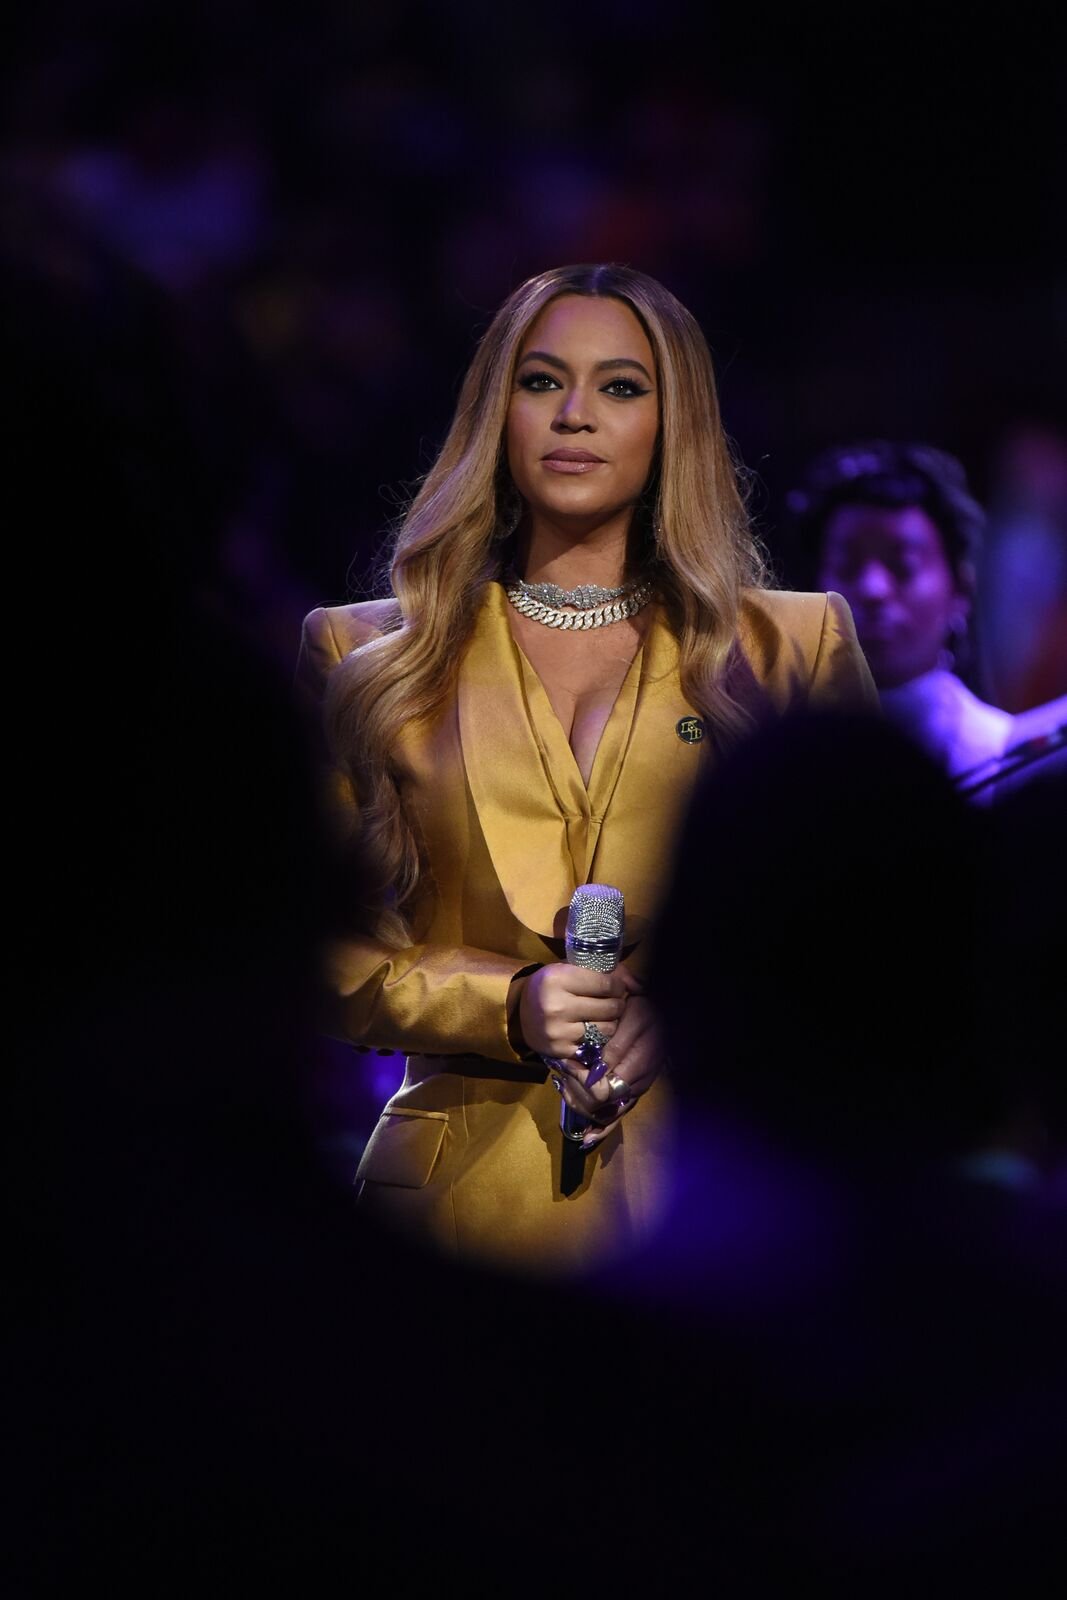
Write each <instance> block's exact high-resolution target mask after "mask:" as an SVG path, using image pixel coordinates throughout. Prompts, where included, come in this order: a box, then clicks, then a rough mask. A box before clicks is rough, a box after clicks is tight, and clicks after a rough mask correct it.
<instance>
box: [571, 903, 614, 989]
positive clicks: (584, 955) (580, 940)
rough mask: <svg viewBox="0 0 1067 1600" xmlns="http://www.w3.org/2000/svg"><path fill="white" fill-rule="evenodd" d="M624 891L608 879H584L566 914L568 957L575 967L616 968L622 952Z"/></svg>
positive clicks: (603, 970) (611, 970)
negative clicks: (602, 881)
mask: <svg viewBox="0 0 1067 1600" xmlns="http://www.w3.org/2000/svg"><path fill="white" fill-rule="evenodd" d="M624 921H625V913H624V907H623V898H622V893H621V891H620V890H618V889H613V888H612V887H611V885H610V884H608V883H583V884H581V885H580V886H579V887H578V888H577V889H575V891H574V894H573V895H572V896H571V904H570V911H569V912H568V914H567V960H568V961H569V962H570V963H571V965H572V966H574V967H591V968H592V969H593V970H594V971H595V972H613V971H614V970H615V968H616V966H617V965H618V961H619V956H620V955H621V954H622V935H623V926H624Z"/></svg>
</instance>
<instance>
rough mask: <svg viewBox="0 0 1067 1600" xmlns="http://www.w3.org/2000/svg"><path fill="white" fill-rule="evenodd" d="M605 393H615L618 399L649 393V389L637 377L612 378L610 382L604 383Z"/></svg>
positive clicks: (627, 398)
mask: <svg viewBox="0 0 1067 1600" xmlns="http://www.w3.org/2000/svg"><path fill="white" fill-rule="evenodd" d="M604 393H605V394H613V395H614V396H615V397H616V399H620V400H629V399H632V398H633V396H635V395H639V394H647V393H648V390H647V389H646V388H644V387H643V386H642V385H641V384H640V383H638V382H637V380H636V379H635V378H612V380H611V382H610V383H607V384H605V385H604Z"/></svg>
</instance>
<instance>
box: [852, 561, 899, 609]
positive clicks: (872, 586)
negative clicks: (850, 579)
mask: <svg viewBox="0 0 1067 1600" xmlns="http://www.w3.org/2000/svg"><path fill="white" fill-rule="evenodd" d="M892 590H893V579H892V575H891V574H890V573H889V572H888V571H887V569H886V568H885V567H884V566H883V565H882V563H881V562H880V561H868V562H866V563H865V564H864V566H863V567H861V568H860V571H859V574H858V576H857V578H856V592H857V594H860V595H862V596H863V598H864V600H885V599H888V597H889V595H890V594H891V593H892Z"/></svg>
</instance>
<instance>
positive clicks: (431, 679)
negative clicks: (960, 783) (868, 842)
mask: <svg viewBox="0 0 1067 1600" xmlns="http://www.w3.org/2000/svg"><path fill="white" fill-rule="evenodd" d="M560 295H589V296H603V295H606V296H611V297H613V298H614V299H617V300H621V301H622V302H623V303H624V304H625V305H628V306H629V307H630V309H631V310H632V311H633V312H634V314H635V315H636V316H637V318H638V320H639V321H640V322H641V324H642V326H643V327H644V329H645V332H646V334H647V335H648V339H649V343H650V344H651V346H652V350H653V353H654V355H655V360H656V369H657V378H658V384H659V397H660V398H659V404H660V419H659V438H658V443H657V450H656V460H655V463H654V465H653V470H652V474H651V477H650V480H649V484H648V485H647V486H646V490H645V495H644V499H643V503H642V505H641V507H640V517H639V521H640V527H637V523H636V520H635V529H636V531H637V533H638V535H639V539H638V543H639V548H637V549H636V550H634V551H632V554H633V556H634V558H635V559H636V561H637V564H638V565H641V566H651V568H652V570H653V572H654V575H655V579H656V585H657V591H658V594H659V597H660V599H661V601H662V603H663V605H664V607H665V611H666V615H667V619H668V622H669V625H670V627H671V628H672V630H673V632H674V633H675V636H676V637H677V639H678V643H679V664H680V673H681V683H682V690H683V693H684V695H685V698H686V700H687V701H688V703H689V704H690V705H691V706H692V707H693V708H694V709H695V710H696V711H697V712H698V713H699V714H700V715H701V716H702V717H703V718H704V720H705V722H706V723H707V726H708V732H709V734H710V736H711V738H712V739H713V740H714V741H715V743H716V744H717V745H718V746H719V748H723V747H726V746H729V745H732V744H733V743H734V742H735V741H736V740H737V738H738V736H739V735H740V734H741V733H742V732H743V731H744V730H745V728H746V727H747V725H748V722H749V717H748V713H747V712H746V711H745V710H744V708H743V706H742V705H741V704H740V702H739V701H738V700H737V699H736V698H735V697H734V696H733V695H732V694H731V692H730V688H729V684H728V669H729V666H730V662H731V658H732V653H733V651H734V647H735V641H736V638H737V628H738V619H739V613H740V602H741V590H742V589H743V588H744V587H745V586H754V587H766V586H767V583H768V576H767V570H766V567H765V565H764V561H763V557H762V553H761V551H760V549H759V546H758V544H757V542H756V540H755V538H754V537H753V534H752V532H751V529H750V526H749V520H748V517H747V514H746V511H745V506H744V500H743V496H742V494H741V491H740V488H739V484H738V474H737V470H736V469H735V465H734V462H733V459H732V457H731V454H730V449H729V446H728V444H727V440H726V437H725V435H724V433H723V428H722V422H721V420H720V416H719V402H718V396H717V394H716V390H715V377H714V373H713V370H712V363H711V355H710V352H709V350H708V346H707V341H706V340H705V338H704V335H703V333H702V332H701V330H700V327H699V325H698V324H697V322H696V320H695V319H694V318H693V317H692V316H691V314H690V313H689V312H688V311H687V310H686V309H685V307H684V306H683V305H682V304H681V302H680V301H678V300H676V299H675V297H674V295H672V294H671V293H670V291H669V290H667V289H665V288H664V287H663V285H662V284H660V283H657V282H656V280H655V279H654V278H649V277H647V276H646V275H645V274H644V273H642V272H636V271H634V270H633V269H632V268H630V267H624V266H617V265H614V264H607V265H598V266H571V267H556V268H554V269H552V270H551V271H549V272H542V273H539V274H538V275H537V276H536V277H534V278H530V279H528V280H527V282H526V283H523V284H521V285H520V286H519V288H517V289H516V290H515V291H514V293H513V294H511V295H510V296H509V297H508V299H507V300H506V301H505V302H504V304H503V305H502V306H501V308H500V310H499V311H498V312H497V314H496V316H495V317H494V318H493V320H492V322H491V323H490V325H489V328H488V330H487V331H486V333H485V335H484V336H483V338H482V340H481V342H480V344H479V346H478V349H477V352H476V354H475V357H474V360H473V361H472V362H471V365H470V368H469V370H468V372H467V376H466V378H465V380H464V383H463V387H462V390H461V392H460V397H459V403H458V405H457V408H456V414H455V417H454V418H453V421H452V425H451V427H450V429H449V431H448V436H447V438H446V439H445V442H444V445H443V446H442V449H441V452H440V454H439V455H438V457H437V460H436V461H435V462H434V464H433V466H432V467H431V469H430V471H429V472H428V473H427V474H426V477H425V478H424V479H423V481H422V484H421V486H420V488H419V489H418V491H417V493H416V494H415V496H414V498H413V500H412V502H411V504H410V506H409V508H408V510H407V513H406V515H405V516H404V517H403V519H402V520H401V522H400V524H399V526H398V528H397V531H396V535H395V541H394V546H393V553H392V560H391V564H390V568H389V572H390V578H391V584H392V592H393V596H394V599H395V610H394V611H393V612H392V614H391V616H390V617H389V618H388V622H387V631H386V632H385V633H384V634H383V635H382V636H381V637H380V638H377V639H374V640H372V641H371V642H369V643H368V644H365V645H363V646H362V648H360V649H359V650H356V651H354V652H353V653H352V655H350V656H348V657H347V658H346V660H345V661H344V662H343V663H342V664H341V665H340V666H339V667H338V668H337V670H336V671H335V672H334V673H333V674H332V676H331V680H330V687H329V692H328V695H327V702H326V718H327V730H328V734H329V737H330V740H331V743H332V746H333V749H334V752H335V756H336V758H337V760H338V762H339V764H340V766H341V767H342V769H343V770H344V771H346V772H347V774H348V775H349V776H350V778H351V779H352V781H353V784H354V786H355V791H356V794H357V795H358V797H359V816H360V844H361V847H362V850H363V852H364V857H365V861H366V863H367V870H368V871H369V872H370V873H371V875H372V877H373V879H374V890H373V891H372V892H373V893H375V894H376V898H377V903H378V904H379V905H380V907H381V910H380V914H379V917H378V927H377V929H376V933H377V935H378V936H379V937H380V938H382V939H384V940H385V941H386V942H388V943H390V944H396V945H403V944H406V943H408V942H410V935H409V931H408V926H407V921H406V915H405V913H406V912H407V911H408V910H409V909H410V908H411V907H412V905H413V903H414V900H415V898H416V895H417V891H418V888H419V879H420V866H421V863H420V857H419V850H418V846H417V843H416V840H415V837H414V835H413V833H412V830H411V827H410V825H409V823H408V821H407V819H406V817H405V815H404V812H403V808H402V805H401V802H400V795H399V792H398V789H397V784H396V781H395V777H394V769H393V763H392V752H393V751H394V749H395V748H396V741H397V736H398V734H399V733H400V731H401V729H402V728H403V727H404V726H405V725H406V724H408V723H411V722H415V721H427V720H429V719H432V718H433V717H434V716H435V715H436V714H437V713H438V712H439V711H440V710H441V709H442V707H443V706H444V704H445V702H446V701H447V700H448V698H449V696H450V695H451V693H452V690H453V687H454V683H455V675H456V669H457V666H458V663H459V660H460V657H461V655H462V653H463V647H464V645H465V643H466V641H467V639H468V638H469V636H470V633H471V629H472V627H473V623H474V619H475V616H476V614H477V611H478V608H479V605H480V602H481V596H482V590H483V587H484V585H485V583H486V582H487V581H489V580H490V579H492V578H495V577H498V576H499V575H500V569H501V562H502V555H503V553H504V544H505V539H506V535H507V534H508V532H509V531H510V529H509V526H508V522H509V512H510V513H511V519H512V520H513V514H514V506H515V497H516V490H515V488H514V485H513V484H512V483H511V477H510V473H509V472H508V468H507V457H506V449H505V442H504V435H505V424H506V418H507V411H508V403H509V399H510V396H511V392H512V387H513V383H514V372H515V367H516V364H517V361H518V356H519V352H520V350H521V347H522V342H523V338H524V335H525V334H526V331H527V329H528V328H529V327H530V324H531V323H532V322H533V320H534V319H535V317H537V316H538V314H539V313H540V312H541V311H542V310H543V309H544V307H545V306H546V305H548V303H549V301H551V300H555V299H557V298H558V297H559V296H560ZM634 543H635V541H634V539H633V538H631V545H633V544H634Z"/></svg>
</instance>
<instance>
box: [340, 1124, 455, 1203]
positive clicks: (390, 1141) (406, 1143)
mask: <svg viewBox="0 0 1067 1600" xmlns="http://www.w3.org/2000/svg"><path fill="white" fill-rule="evenodd" d="M447 1127H448V1113H447V1111H412V1110H409V1109H408V1108H407V1107H397V1108H396V1109H391V1110H388V1111H383V1112H382V1114H381V1116H380V1118H379V1119H378V1126H377V1127H376V1128H375V1130H374V1132H373V1133H372V1134H371V1136H370V1138H369V1139H368V1140H367V1148H366V1149H365V1150H364V1152H363V1159H362V1161H361V1162H360V1163H359V1167H358V1168H357V1170H356V1182H357V1183H358V1182H359V1181H360V1180H361V1179H366V1180H367V1182H368V1183H392V1184H395V1185H397V1186H398V1187H399V1188H402V1189H421V1188H422V1187H423V1185H424V1184H426V1183H427V1182H429V1178H430V1173H431V1172H432V1171H433V1168H434V1163H435V1162H436V1160H437V1157H438V1155H439V1154H440V1150H441V1145H442V1144H443V1142H444V1137H445V1129H446V1128H447Z"/></svg>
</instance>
